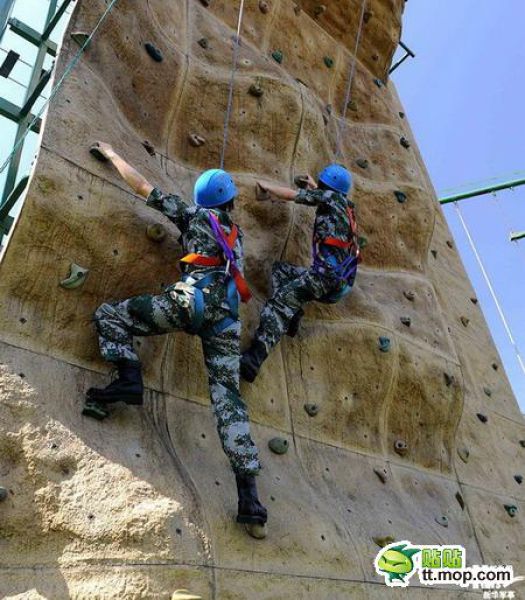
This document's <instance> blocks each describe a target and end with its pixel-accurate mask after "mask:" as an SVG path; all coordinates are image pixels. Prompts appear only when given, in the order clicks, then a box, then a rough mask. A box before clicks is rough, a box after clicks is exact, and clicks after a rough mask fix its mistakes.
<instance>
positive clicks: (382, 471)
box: [374, 467, 388, 483]
mask: <svg viewBox="0 0 525 600" xmlns="http://www.w3.org/2000/svg"><path fill="white" fill-rule="evenodd" d="M374 473H375V474H376V475H377V476H378V478H379V480H380V481H381V483H386V480H387V479H388V473H387V470H386V469H381V468H379V467H377V468H375V469H374Z"/></svg>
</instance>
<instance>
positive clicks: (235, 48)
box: [220, 0, 244, 169]
mask: <svg viewBox="0 0 525 600" xmlns="http://www.w3.org/2000/svg"><path fill="white" fill-rule="evenodd" d="M243 15H244V0H241V6H240V8H239V19H238V21H237V33H236V35H235V40H234V43H233V57H232V70H231V77H230V88H229V90H228V103H227V105H226V114H225V116H224V131H223V136H222V151H221V160H220V167H221V169H223V168H224V155H225V154H226V147H227V145H228V132H229V125H230V117H231V112H232V105H233V86H234V84H235V74H236V72H237V58H238V54H239V46H240V44H241V28H242V18H243Z"/></svg>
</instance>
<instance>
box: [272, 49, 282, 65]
mask: <svg viewBox="0 0 525 600" xmlns="http://www.w3.org/2000/svg"><path fill="white" fill-rule="evenodd" d="M272 58H273V60H274V61H275V62H278V63H279V64H281V63H282V62H283V58H284V54H283V53H282V51H281V50H274V51H273V52H272Z"/></svg>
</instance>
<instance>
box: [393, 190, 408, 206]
mask: <svg viewBox="0 0 525 600" xmlns="http://www.w3.org/2000/svg"><path fill="white" fill-rule="evenodd" d="M394 196H395V197H396V200H397V201H398V202H399V204H404V203H405V202H406V201H407V195H406V194H405V192H401V191H400V190H396V191H395V192H394Z"/></svg>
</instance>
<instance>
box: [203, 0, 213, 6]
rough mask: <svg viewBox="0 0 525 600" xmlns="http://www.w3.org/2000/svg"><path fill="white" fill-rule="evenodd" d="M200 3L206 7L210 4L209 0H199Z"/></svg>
mask: <svg viewBox="0 0 525 600" xmlns="http://www.w3.org/2000/svg"><path fill="white" fill-rule="evenodd" d="M201 4H202V5H203V6H205V7H206V8H208V6H209V5H210V4H211V0H201Z"/></svg>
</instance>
